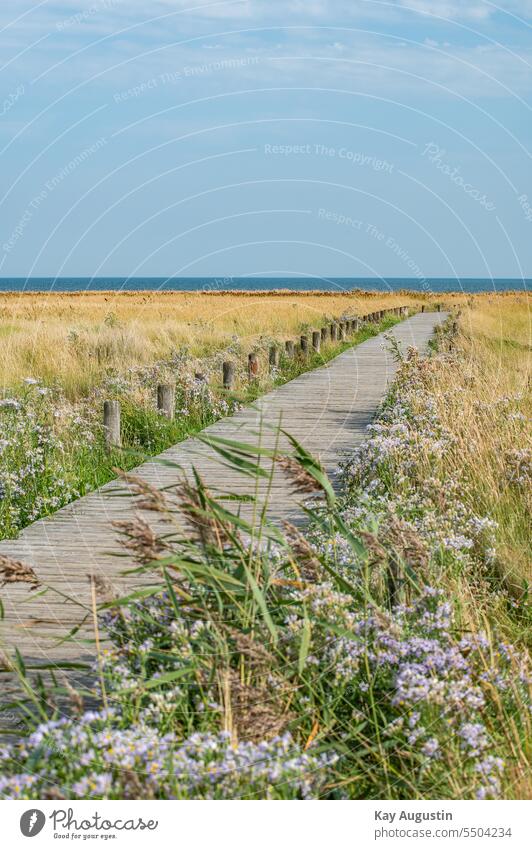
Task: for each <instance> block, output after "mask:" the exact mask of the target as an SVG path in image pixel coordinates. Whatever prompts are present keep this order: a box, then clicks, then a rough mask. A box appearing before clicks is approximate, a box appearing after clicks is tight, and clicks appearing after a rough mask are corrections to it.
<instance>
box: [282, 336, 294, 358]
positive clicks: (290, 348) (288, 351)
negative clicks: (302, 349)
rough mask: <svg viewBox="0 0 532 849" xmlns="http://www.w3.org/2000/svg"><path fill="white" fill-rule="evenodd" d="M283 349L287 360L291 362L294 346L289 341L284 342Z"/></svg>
mask: <svg viewBox="0 0 532 849" xmlns="http://www.w3.org/2000/svg"><path fill="white" fill-rule="evenodd" d="M284 349H285V353H286V356H287V357H288V359H290V360H291V359H292V358H293V356H294V353H295V345H294V343H293V342H292V340H291V339H287V340H286V342H285V343H284Z"/></svg>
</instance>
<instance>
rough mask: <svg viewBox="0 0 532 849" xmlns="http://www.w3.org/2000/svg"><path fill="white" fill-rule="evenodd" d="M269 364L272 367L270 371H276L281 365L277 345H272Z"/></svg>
mask: <svg viewBox="0 0 532 849" xmlns="http://www.w3.org/2000/svg"><path fill="white" fill-rule="evenodd" d="M268 362H269V365H270V371H273V370H274V369H276V368H277V367H278V365H279V348H278V347H277V345H272V346H271V347H270V353H269V355H268Z"/></svg>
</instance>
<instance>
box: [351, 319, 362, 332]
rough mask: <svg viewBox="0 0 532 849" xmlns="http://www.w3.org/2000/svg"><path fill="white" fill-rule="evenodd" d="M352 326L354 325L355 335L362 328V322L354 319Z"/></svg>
mask: <svg viewBox="0 0 532 849" xmlns="http://www.w3.org/2000/svg"><path fill="white" fill-rule="evenodd" d="M351 324H352V325H353V333H358V330H359V328H360V322H359V320H358V318H354V319H353V321H352V322H351Z"/></svg>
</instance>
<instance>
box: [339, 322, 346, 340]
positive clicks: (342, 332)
mask: <svg viewBox="0 0 532 849" xmlns="http://www.w3.org/2000/svg"><path fill="white" fill-rule="evenodd" d="M338 338H339V340H340V342H345V322H344V321H341V322H340V324H339V325H338Z"/></svg>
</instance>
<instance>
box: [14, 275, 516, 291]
mask: <svg viewBox="0 0 532 849" xmlns="http://www.w3.org/2000/svg"><path fill="white" fill-rule="evenodd" d="M531 283H532V279H531V278H512V277H509V278H502V277H498V278H487V277H478V278H477V277H464V278H450V277H432V278H425V279H423V280H419V279H417V278H412V277H387V278H375V277H373V278H371V277H284V278H283V277H28V278H26V277H2V278H0V292H101V291H113V292H121V291H124V292H142V291H154V292H157V291H161V292H241V291H246V292H259V291H260V292H263V291H274V290H279V289H286V290H290V291H292V292H312V291H321V292H324V291H325V292H350V291H353V290H357V289H358V290H360V289H361V290H364V291H374V292H398V291H400V290H404V289H407V290H409V291H413V292H424V293H426V294H430V293H440V292H508V291H519V292H528V291H530V288H531V286H530V284H531Z"/></svg>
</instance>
